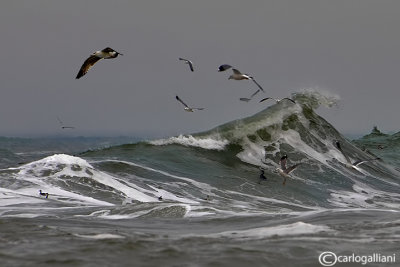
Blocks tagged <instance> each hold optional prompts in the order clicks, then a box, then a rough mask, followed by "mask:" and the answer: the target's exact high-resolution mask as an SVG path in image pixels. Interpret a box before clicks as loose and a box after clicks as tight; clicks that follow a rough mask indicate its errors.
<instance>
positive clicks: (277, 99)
mask: <svg viewBox="0 0 400 267" xmlns="http://www.w3.org/2000/svg"><path fill="white" fill-rule="evenodd" d="M268 99H272V100H274V101H275V102H276V103H277V104H278V103H279V102H281V101H282V100H289V101H290V102H292V103H294V104H296V102H294V100H293V99H291V98H289V97H285V98H282V99H279V98H272V97H266V98H263V99H261V100H260V103H261V102H264V101H265V100H268Z"/></svg>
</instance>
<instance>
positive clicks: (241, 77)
mask: <svg viewBox="0 0 400 267" xmlns="http://www.w3.org/2000/svg"><path fill="white" fill-rule="evenodd" d="M232 71H233V74H232V75H231V76H229V78H228V79H229V80H231V79H232V80H237V81H240V80H252V81H253V82H254V83H255V84H256V85H257V86H258V88H260V90H261V91H263V92H265V91H264V89H263V88H262V87H261V85H259V84H258V83H257V81H256V80H255V79H254V77H252V76H250V75H248V74H243V73H241V72H240V71H239V70H237V69H232Z"/></svg>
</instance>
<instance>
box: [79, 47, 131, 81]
mask: <svg viewBox="0 0 400 267" xmlns="http://www.w3.org/2000/svg"><path fill="white" fill-rule="evenodd" d="M118 55H121V56H123V54H121V53H119V52H117V51H115V50H113V49H112V48H110V47H106V48H104V49H103V50H101V51H96V52H94V53H93V54H91V55H90V57H88V58H87V59H86V60H85V62H83V65H82V67H81V68H80V70H79V72H78V75H76V79H79V78H81V77H82V76H83V75H85V74H86V73H87V72H88V71H89V70H90V68H92V67H93V65H94V64H96V63H97V61H99V60H100V59H103V58H105V59H110V58H116V57H117V56H118Z"/></svg>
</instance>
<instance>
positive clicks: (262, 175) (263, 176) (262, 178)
mask: <svg viewBox="0 0 400 267" xmlns="http://www.w3.org/2000/svg"><path fill="white" fill-rule="evenodd" d="M264 173H265V170H264V169H261V168H260V180H259V181H258V183H259V184H261V181H263V180H264V181H266V180H267V177H265V175H264Z"/></svg>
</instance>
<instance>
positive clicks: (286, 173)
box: [276, 155, 301, 185]
mask: <svg viewBox="0 0 400 267" xmlns="http://www.w3.org/2000/svg"><path fill="white" fill-rule="evenodd" d="M287 158H288V156H287V155H284V156H283V157H281V160H280V161H279V163H280V164H281V167H280V168H276V171H277V172H278V173H279V174H280V175H281V176H282V177H283V178H284V180H283V185H285V184H286V178H288V177H290V173H291V172H292V171H294V170H295V169H296V168H297V167H298V166H299V165H300V164H301V163H297V164H295V165H293V166H290V167H289V168H287V167H286V161H287Z"/></svg>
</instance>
